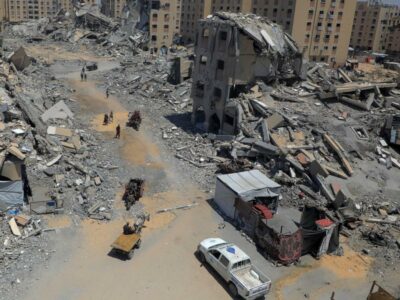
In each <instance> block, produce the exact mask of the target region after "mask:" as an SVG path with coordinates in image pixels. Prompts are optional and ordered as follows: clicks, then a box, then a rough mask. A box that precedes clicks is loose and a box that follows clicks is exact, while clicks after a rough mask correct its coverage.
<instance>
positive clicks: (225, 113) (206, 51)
mask: <svg viewBox="0 0 400 300" xmlns="http://www.w3.org/2000/svg"><path fill="white" fill-rule="evenodd" d="M244 19H245V20H246V23H245V24H248V25H249V28H251V30H249V31H247V28H246V27H245V26H242V25H239V24H238V23H236V21H240V20H244ZM198 32H199V35H198V41H197V43H196V47H195V54H196V60H195V62H194V71H193V84H192V99H193V112H192V122H193V123H194V124H196V126H197V127H199V128H201V129H203V130H205V131H208V132H213V133H223V134H237V133H238V130H239V126H240V124H241V119H242V113H241V112H243V110H242V109H241V106H240V104H239V103H238V102H237V101H235V98H236V97H237V96H238V95H239V94H240V93H241V91H242V90H243V89H244V88H245V87H246V86H247V85H248V84H250V83H252V82H254V81H255V80H256V78H263V79H264V80H266V81H269V80H275V79H276V78H286V79H289V78H290V79H291V78H297V77H298V76H299V75H300V73H301V70H302V60H303V58H302V54H301V52H300V51H299V49H298V48H297V47H296V46H295V44H294V41H292V39H291V38H290V36H288V35H287V34H286V33H285V32H284V31H283V30H282V29H281V28H280V27H279V26H276V24H273V23H270V22H269V21H267V20H266V19H265V18H261V19H260V18H258V17H256V16H254V15H243V14H236V13H226V12H225V13H218V14H216V15H214V16H213V17H211V18H207V19H202V20H200V21H199V22H198ZM267 40H268V41H269V42H267ZM278 41H279V42H278ZM287 65H290V66H293V68H289V69H287V68H286V67H285V66H287Z"/></svg>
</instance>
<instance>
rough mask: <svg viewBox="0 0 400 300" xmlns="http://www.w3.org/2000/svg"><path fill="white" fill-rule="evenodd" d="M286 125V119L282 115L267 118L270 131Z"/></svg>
mask: <svg viewBox="0 0 400 300" xmlns="http://www.w3.org/2000/svg"><path fill="white" fill-rule="evenodd" d="M284 124H285V119H284V118H283V117H282V116H281V115H280V114H273V115H272V116H270V117H268V118H267V125H268V128H269V129H275V128H278V127H282V126H283V125H284Z"/></svg>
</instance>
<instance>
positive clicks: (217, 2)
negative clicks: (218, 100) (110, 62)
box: [181, 0, 356, 64]
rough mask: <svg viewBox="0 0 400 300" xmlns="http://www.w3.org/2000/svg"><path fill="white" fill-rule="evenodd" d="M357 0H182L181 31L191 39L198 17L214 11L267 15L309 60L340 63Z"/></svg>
mask: <svg viewBox="0 0 400 300" xmlns="http://www.w3.org/2000/svg"><path fill="white" fill-rule="evenodd" d="M355 8H356V0H182V16H181V34H182V36H183V39H184V41H185V42H189V43H190V42H193V41H194V40H195V34H196V26H197V25H196V23H197V20H198V19H201V18H206V17H207V15H210V14H212V13H214V12H217V11H230V12H242V13H253V14H257V15H260V16H265V17H268V18H269V19H270V20H272V21H273V22H275V23H278V24H280V25H281V26H282V27H283V28H284V29H285V30H286V31H287V32H288V33H289V34H291V35H292V37H293V38H294V40H295V41H296V42H297V44H298V46H299V48H300V49H302V50H303V53H304V56H305V57H307V58H309V59H310V60H312V61H324V62H328V63H330V64H343V63H344V62H345V61H346V58H347V52H348V46H349V42H350V37H351V30H352V25H353V17H354V12H355Z"/></svg>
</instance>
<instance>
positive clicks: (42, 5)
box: [0, 0, 122, 22]
mask: <svg viewBox="0 0 400 300" xmlns="http://www.w3.org/2000/svg"><path fill="white" fill-rule="evenodd" d="M121 1H122V0H121ZM0 2H1V4H0V14H1V6H3V7H4V19H5V20H6V21H8V22H20V21H25V20H35V19H40V18H51V17H53V16H55V15H56V13H57V12H58V11H59V10H60V9H64V10H65V11H68V12H72V11H73V5H74V3H77V2H76V1H75V0H0ZM80 2H85V3H88V4H97V3H98V0H85V1H80Z"/></svg>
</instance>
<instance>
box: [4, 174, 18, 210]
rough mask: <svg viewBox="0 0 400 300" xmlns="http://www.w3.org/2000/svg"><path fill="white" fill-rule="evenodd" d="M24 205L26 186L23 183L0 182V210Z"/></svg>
mask: <svg viewBox="0 0 400 300" xmlns="http://www.w3.org/2000/svg"><path fill="white" fill-rule="evenodd" d="M23 203H24V184H23V182H22V181H0V209H5V208H7V207H8V206H11V205H22V204H23Z"/></svg>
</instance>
